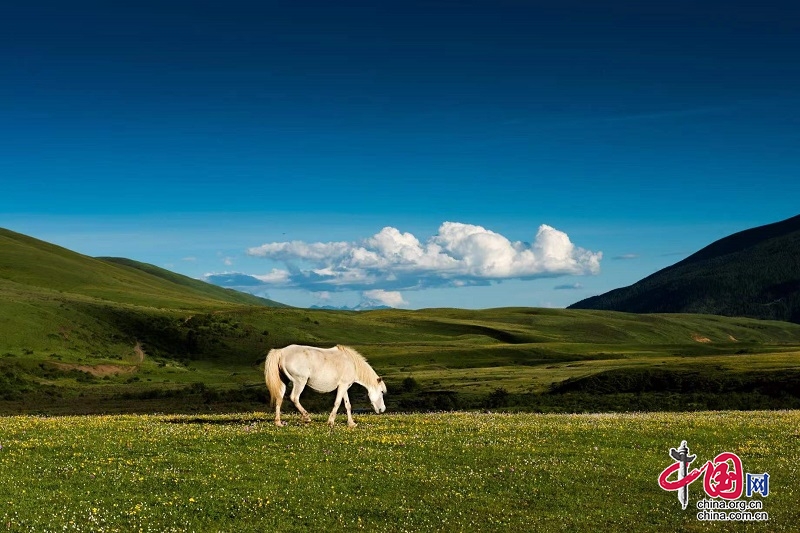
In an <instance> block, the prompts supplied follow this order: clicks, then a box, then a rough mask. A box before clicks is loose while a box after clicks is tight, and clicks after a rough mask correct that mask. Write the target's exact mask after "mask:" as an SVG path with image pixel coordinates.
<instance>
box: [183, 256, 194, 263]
mask: <svg viewBox="0 0 800 533" xmlns="http://www.w3.org/2000/svg"><path fill="white" fill-rule="evenodd" d="M181 261H186V262H188V263H193V262H194V261H197V258H196V257H193V256H189V257H184V258H183V259H181Z"/></svg>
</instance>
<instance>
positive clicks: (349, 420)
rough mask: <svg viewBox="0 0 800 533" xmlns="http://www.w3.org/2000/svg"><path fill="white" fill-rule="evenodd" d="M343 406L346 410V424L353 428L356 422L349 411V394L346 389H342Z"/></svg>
mask: <svg viewBox="0 0 800 533" xmlns="http://www.w3.org/2000/svg"><path fill="white" fill-rule="evenodd" d="M344 408H345V410H346V411H347V425H348V427H351V428H354V427H356V426H357V425H358V424H356V423H355V421H354V420H353V413H351V412H350V396H348V394H347V389H345V390H344Z"/></svg>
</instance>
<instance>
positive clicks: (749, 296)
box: [569, 216, 800, 323]
mask: <svg viewBox="0 0 800 533" xmlns="http://www.w3.org/2000/svg"><path fill="white" fill-rule="evenodd" d="M569 309H605V310H613V311H626V312H632V313H709V314H716V315H724V316H744V317H751V318H760V319H770V320H786V321H791V322H796V323H800V216H796V217H793V218H790V219H788V220H784V221H782V222H777V223H774V224H769V225H766V226H761V227H758V228H753V229H749V230H746V231H742V232H739V233H736V234H734V235H731V236H729V237H726V238H724V239H720V240H719V241H716V242H714V243H712V244H710V245H709V246H707V247H705V248H703V249H702V250H700V251H698V252H697V253H695V254H693V255H691V256H690V257H687V258H686V259H684V260H683V261H681V262H679V263H676V264H675V265H672V266H670V267H667V268H665V269H663V270H660V271H658V272H656V273H655V274H652V275H651V276H648V277H646V278H644V279H643V280H641V281H639V282H637V283H635V284H633V285H631V286H629V287H624V288H620V289H615V290H613V291H610V292H607V293H605V294H602V295H599V296H593V297H591V298H587V299H585V300H582V301H580V302H577V303H575V304H573V305H571V306H569Z"/></svg>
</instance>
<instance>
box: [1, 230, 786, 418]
mask: <svg viewBox="0 0 800 533" xmlns="http://www.w3.org/2000/svg"><path fill="white" fill-rule="evenodd" d="M265 303H269V302H265V301H263V300H260V299H256V298H253V297H251V296H249V295H239V294H238V293H232V291H228V290H225V289H221V288H218V287H213V286H206V284H203V283H201V282H197V281H196V280H191V279H188V278H185V277H183V276H179V275H177V274H173V273H171V272H167V271H164V270H162V269H158V268H157V267H153V266H150V265H143V264H141V263H136V262H133V261H129V260H125V259H95V258H90V257H86V256H83V255H80V254H76V253H74V252H70V251H69V250H65V249H63V248H60V247H57V246H53V245H51V244H47V243H43V242H41V241H38V240H36V239H31V238H29V237H25V236H22V235H19V234H15V233H12V232H8V231H5V230H3V231H2V232H0V413H4V412H5V413H8V412H46V413H75V412H111V411H139V412H154V411H156V412H176V411H183V412H186V411H191V412H195V411H198V410H200V411H203V410H223V409H230V408H233V409H261V410H263V409H264V408H265V407H266V405H267V401H268V399H267V397H266V388H265V387H264V384H263V372H262V370H261V368H260V365H262V364H263V361H264V357H265V355H266V353H267V351H268V350H269V349H271V348H275V347H282V346H285V345H287V344H292V343H299V344H309V345H316V346H332V345H335V344H347V345H351V346H354V347H355V348H356V349H358V350H359V351H360V352H361V353H363V354H364V355H365V356H366V357H367V358H368V359H369V361H370V363H371V364H372V365H373V366H374V367H375V369H376V370H377V371H378V372H379V373H380V374H381V375H383V376H384V377H385V378H386V381H387V383H388V386H389V390H390V394H389V396H388V397H387V401H388V402H389V405H390V407H391V408H392V409H411V410H415V409H452V408H456V407H458V408H478V407H481V408H486V407H491V408H496V407H505V408H513V407H515V406H516V407H518V408H524V409H536V410H556V411H576V410H630V409H634V410H636V409H639V410H642V409H645V410H663V409H671V408H681V409H683V408H685V404H686V402H687V397H688V396H687V395H689V396H691V393H687V391H686V390H685V389H686V388H687V387H689V388H694V389H696V390H698V391H699V392H698V394H700V396H697V397H695V396H691V397H692V398H693V399H692V400H691V403H692V405H695V406H699V407H706V408H708V407H716V408H720V407H721V406H722V405H723V404H713V403H710V402H714V401H720V398H723V399H724V401H735V402H738V403H736V404H735V405H736V406H737V407H738V408H756V407H758V408H768V407H783V408H785V407H793V406H800V391H795V390H794V387H795V383H796V382H797V380H796V379H795V378H794V377H793V376H794V374H793V373H796V372H799V371H800V325H796V324H791V323H788V322H777V321H759V320H751V319H746V318H725V317H719V316H713V315H690V314H676V315H669V314H668V315H637V314H630V313H618V312H610V311H585V310H564V309H533V308H501V309H486V310H477V311H473V310H462V309H424V310H419V311H404V310H395V309H387V310H376V311H367V312H355V311H333V310H309V309H297V308H289V307H278V306H268V305H264V304H265ZM650 370H652V371H655V372H656V373H655V374H653V373H648V372H649V371H650ZM654 376H655V377H654ZM665 376H667V377H665ZM669 376H673V377H669ZM675 376H677V377H675ZM719 376H724V379H722V378H719ZM673 378H674V379H673ZM720 379H722V381H720ZM587 380H588V381H587ZM675 383H679V384H681V385H680V386H677V385H675ZM687 384H688V385H687ZM704 384H705V385H704ZM765 384H766V385H765ZM676 387H677V388H676ZM681 387H683V388H681ZM356 389H357V390H358V389H359V388H356ZM609 391H611V392H610V393H609ZM614 391H616V392H614ZM723 392H724V395H723ZM729 393H730V394H729ZM306 394H308V399H307V400H304V403H305V402H307V406H308V407H310V408H312V410H313V409H317V410H328V409H330V405H331V401H332V400H331V398H328V397H323V396H314V395H313V394H311V393H306ZM731 394H732V395H731ZM775 395H777V396H775ZM304 398H306V395H305V394H304ZM351 398H352V400H353V401H354V404H355V405H358V402H359V394H358V393H357V392H354V393H353V394H352V395H351ZM776 398H777V399H776ZM289 409H291V408H289Z"/></svg>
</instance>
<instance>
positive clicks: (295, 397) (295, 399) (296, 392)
mask: <svg viewBox="0 0 800 533" xmlns="http://www.w3.org/2000/svg"><path fill="white" fill-rule="evenodd" d="M306 382H308V378H306V379H304V380H302V381H301V380H298V381H295V382H294V385H292V394H290V395H289V398H291V400H292V403H294V406H295V407H297V410H298V411H300V415H301V416H302V420H303V422H311V415H309V414H308V411H306V410H305V408H304V407H303V406H302V405H300V394H301V393H302V392H303V389H304V388H305V386H306Z"/></svg>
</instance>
